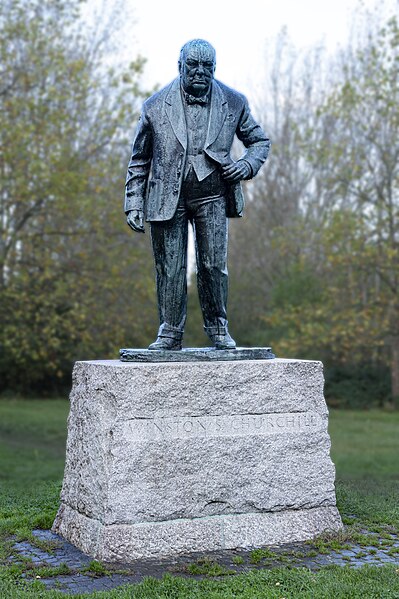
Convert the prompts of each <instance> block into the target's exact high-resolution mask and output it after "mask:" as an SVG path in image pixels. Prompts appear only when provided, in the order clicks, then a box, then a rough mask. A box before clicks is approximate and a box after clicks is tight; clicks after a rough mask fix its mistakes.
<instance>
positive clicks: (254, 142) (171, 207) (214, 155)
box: [125, 78, 270, 221]
mask: <svg viewBox="0 0 399 599" xmlns="http://www.w3.org/2000/svg"><path fill="white" fill-rule="evenodd" d="M234 135H237V137H238V139H240V140H241V141H242V143H243V144H244V146H245V148H246V152H245V154H244V155H243V156H242V158H243V159H245V160H246V161H247V162H248V163H249V165H250V166H251V169H252V173H251V175H250V177H249V178H252V177H253V176H255V175H256V173H257V172H258V170H259V169H260V167H261V166H262V164H263V162H264V161H265V160H266V158H267V155H268V152H269V148H270V141H269V139H268V138H267V137H266V135H265V133H264V132H263V131H262V129H261V127H260V126H259V125H258V124H257V123H256V122H255V120H254V118H253V117H252V115H251V113H250V110H249V106H248V102H247V100H246V98H245V97H244V96H243V95H241V94H239V93H238V92H236V91H234V90H232V89H230V88H229V87H227V86H226V85H224V84H223V83H221V82H219V81H216V80H214V81H213V82H212V93H211V105H210V113H209V123H208V131H207V136H206V142H205V146H204V148H203V152H204V153H205V155H206V159H207V160H209V163H210V172H212V170H214V166H215V164H216V165H217V166H218V167H219V165H223V164H226V163H227V162H230V150H231V146H232V144H233V140H234ZM186 153H187V129H186V120H185V114H184V108H183V102H182V97H181V91H180V79H179V78H177V79H175V80H174V81H172V83H171V84H170V85H168V86H167V87H165V88H164V89H162V90H160V91H159V92H157V93H155V94H154V95H153V96H151V97H150V98H148V100H146V101H145V102H144V104H143V109H142V113H141V116H140V120H139V123H138V126H137V131H136V136H135V139H134V142H133V149H132V156H131V158H130V162H129V165H128V171H127V177H126V195H125V212H128V211H129V210H144V212H145V215H146V220H147V221H166V220H170V219H171V218H172V217H173V216H174V214H175V212H176V208H177V204H178V201H179V195H180V188H181V184H182V180H183V174H184V166H185V162H186ZM227 196H228V197H227V208H226V214H227V216H242V211H243V207H244V197H243V193H242V189H241V184H240V183H236V184H233V185H229V186H228V193H227Z"/></svg>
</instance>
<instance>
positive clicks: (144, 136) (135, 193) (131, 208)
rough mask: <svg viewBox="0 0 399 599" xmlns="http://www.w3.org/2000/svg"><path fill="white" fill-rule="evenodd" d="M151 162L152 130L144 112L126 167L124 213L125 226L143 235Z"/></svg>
mask: <svg viewBox="0 0 399 599" xmlns="http://www.w3.org/2000/svg"><path fill="white" fill-rule="evenodd" d="M151 161H152V130H151V125H150V123H149V120H148V116H147V115H146V112H145V110H144V109H143V112H142V114H141V116H140V120H139V123H138V126H137V130H136V135H135V138H134V141H133V147H132V155H131V157H130V161H129V164H128V167H127V175H126V184H125V213H126V219H127V224H128V225H129V226H130V227H131V228H132V229H133V230H134V231H138V232H142V233H144V205H145V198H146V193H147V183H148V177H149V174H150V169H151Z"/></svg>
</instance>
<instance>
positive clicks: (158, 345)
mask: <svg viewBox="0 0 399 599" xmlns="http://www.w3.org/2000/svg"><path fill="white" fill-rule="evenodd" d="M148 349H157V350H167V351H170V350H174V351H178V350H180V349H181V339H173V337H157V339H156V341H154V343H151V345H149V346H148Z"/></svg>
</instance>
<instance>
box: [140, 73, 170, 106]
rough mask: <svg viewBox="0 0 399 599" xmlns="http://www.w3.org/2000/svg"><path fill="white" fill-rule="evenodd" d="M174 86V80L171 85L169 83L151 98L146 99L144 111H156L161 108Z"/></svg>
mask: <svg viewBox="0 0 399 599" xmlns="http://www.w3.org/2000/svg"><path fill="white" fill-rule="evenodd" d="M175 86H176V80H174V81H172V82H171V83H169V84H168V85H166V86H165V87H163V88H162V89H160V90H158V91H156V92H155V93H154V94H152V96H150V97H149V98H147V100H146V101H145V102H144V104H143V108H144V109H145V110H146V111H148V110H150V111H151V110H154V109H155V110H156V109H157V108H160V107H161V106H162V104H163V102H164V101H165V98H166V97H167V96H168V95H169V93H170V91H171V89H172V88H174V87H175Z"/></svg>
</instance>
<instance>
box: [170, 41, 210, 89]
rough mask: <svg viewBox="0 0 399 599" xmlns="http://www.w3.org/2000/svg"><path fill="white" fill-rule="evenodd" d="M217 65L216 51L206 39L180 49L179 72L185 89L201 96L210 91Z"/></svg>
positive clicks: (190, 42)
mask: <svg viewBox="0 0 399 599" xmlns="http://www.w3.org/2000/svg"><path fill="white" fill-rule="evenodd" d="M215 66H216V52H215V49H214V48H213V46H211V44H210V43H209V42H207V41H205V40H201V39H196V40H191V41H189V42H187V43H186V44H184V46H183V47H182V49H181V51H180V58H179V72H180V77H181V81H182V85H183V88H184V90H185V91H186V92H187V93H189V94H192V95H194V96H197V97H200V96H204V95H206V94H207V93H208V91H209V89H210V86H211V84H212V79H213V74H214V72H215Z"/></svg>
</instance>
